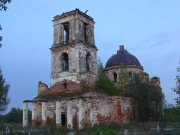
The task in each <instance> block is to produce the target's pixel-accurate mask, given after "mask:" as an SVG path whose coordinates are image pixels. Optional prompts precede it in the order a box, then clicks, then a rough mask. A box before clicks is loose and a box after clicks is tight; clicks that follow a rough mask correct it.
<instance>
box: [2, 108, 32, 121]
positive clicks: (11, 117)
mask: <svg viewBox="0 0 180 135" xmlns="http://www.w3.org/2000/svg"><path fill="white" fill-rule="evenodd" d="M31 114H32V112H31V111H30V110H28V121H29V123H31V119H32V115H31ZM22 116H23V110H22V109H19V108H12V109H11V111H10V112H9V113H7V114H6V115H3V116H0V121H2V122H3V123H11V124H13V123H14V124H15V123H16V124H17V123H22Z"/></svg>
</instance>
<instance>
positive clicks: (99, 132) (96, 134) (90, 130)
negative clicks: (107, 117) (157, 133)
mask: <svg viewBox="0 0 180 135" xmlns="http://www.w3.org/2000/svg"><path fill="white" fill-rule="evenodd" d="M157 124H158V122H146V123H131V124H115V123H111V124H108V125H99V126H97V125H96V126H93V127H85V128H83V129H81V130H78V129H74V130H70V129H67V128H65V127H60V128H59V129H56V127H55V126H51V134H52V135H66V134H67V132H75V133H76V135H118V134H119V133H120V132H124V130H125V129H128V131H129V132H134V131H136V132H148V131H150V129H151V128H156V127H157ZM159 126H160V127H161V128H162V127H164V126H165V125H164V124H163V123H160V124H159Z"/></svg>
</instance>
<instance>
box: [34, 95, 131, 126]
mask: <svg viewBox="0 0 180 135" xmlns="http://www.w3.org/2000/svg"><path fill="white" fill-rule="evenodd" d="M33 104H34V105H35V104H36V107H35V108H37V109H36V110H35V111H34V112H33V114H34V115H36V116H39V118H38V117H36V119H37V120H36V121H37V123H39V124H40V121H41V125H46V123H51V122H54V123H55V122H56V124H57V127H60V126H62V118H61V114H65V115H66V120H65V121H66V122H65V123H64V124H65V125H66V126H67V127H68V128H73V127H76V126H78V127H79V128H83V127H85V126H92V125H98V124H104V123H111V122H114V123H130V122H132V121H133V120H134V118H133V109H132V108H133V100H132V99H131V98H124V97H119V96H111V97H110V96H105V95H100V94H97V93H86V94H84V95H83V96H81V97H75V98H64V99H59V100H58V101H55V100H52V101H46V102H45V101H43V102H39V101H38V100H37V101H36V100H35V101H34V103H33ZM40 106H41V107H40ZM40 112H41V113H42V114H41V115H40V114H39V113H40ZM40 117H41V118H40ZM33 123H35V119H34V121H33Z"/></svg>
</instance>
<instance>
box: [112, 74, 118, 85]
mask: <svg viewBox="0 0 180 135" xmlns="http://www.w3.org/2000/svg"><path fill="white" fill-rule="evenodd" d="M113 76H114V83H117V73H113Z"/></svg>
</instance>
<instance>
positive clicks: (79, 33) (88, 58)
mask: <svg viewBox="0 0 180 135" xmlns="http://www.w3.org/2000/svg"><path fill="white" fill-rule="evenodd" d="M94 23H95V22H94V20H93V18H92V17H90V16H88V15H87V14H86V13H83V12H81V11H80V10H79V9H75V10H73V11H70V12H67V13H63V14H61V15H57V16H55V17H54V20H53V24H54V25H53V26H54V41H53V45H52V47H51V49H50V50H51V86H50V88H48V86H47V85H46V84H44V83H42V82H39V83H38V96H37V97H36V98H34V99H33V100H25V101H24V105H23V127H27V126H28V102H32V126H33V127H34V126H38V125H42V126H45V125H47V123H56V126H57V127H60V126H66V127H67V128H70V129H72V128H74V127H78V128H79V129H81V128H83V127H85V126H93V125H98V124H104V123H111V122H114V123H130V122H133V121H134V120H135V119H136V111H135V109H134V108H133V100H132V99H131V98H127V97H120V96H107V95H101V94H97V93H96V91H95V90H94V89H93V88H94V82H95V80H96V79H97V48H96V45H95V40H94ZM121 64H125V65H126V66H127V70H128V72H130V74H131V75H133V73H143V74H144V76H145V78H147V76H148V74H147V73H145V72H143V67H142V66H141V65H140V63H139V61H138V60H137V58H136V57H134V56H133V55H131V54H129V53H127V51H126V50H125V49H124V46H123V45H121V46H120V48H119V50H118V52H117V54H116V55H114V56H112V57H111V58H110V59H109V60H108V62H107V64H106V67H105V69H104V73H105V74H106V76H107V77H109V78H110V79H111V80H112V81H114V83H116V82H117V81H118V79H117V78H118V75H119V72H120V70H119V69H120V68H121V67H120V65H121ZM82 83H85V84H86V85H88V86H90V87H91V89H92V91H91V92H88V93H84V94H81V95H76V94H75V93H77V92H81V91H82V90H83V89H82V85H81V84H82ZM153 83H155V84H157V85H159V83H160V82H159V78H158V77H154V78H153ZM64 94H65V95H66V96H63V95H64ZM67 94H69V95H73V94H75V96H67ZM42 95H43V96H44V98H41V97H42ZM52 95H56V98H53V97H52ZM57 95H59V96H57ZM45 97H46V98H45ZM49 97H51V98H49Z"/></svg>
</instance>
